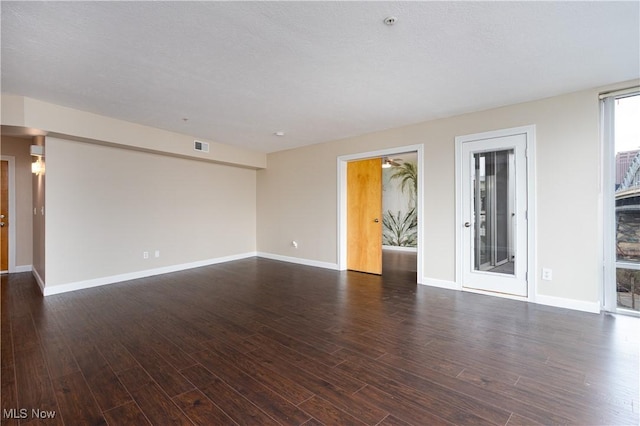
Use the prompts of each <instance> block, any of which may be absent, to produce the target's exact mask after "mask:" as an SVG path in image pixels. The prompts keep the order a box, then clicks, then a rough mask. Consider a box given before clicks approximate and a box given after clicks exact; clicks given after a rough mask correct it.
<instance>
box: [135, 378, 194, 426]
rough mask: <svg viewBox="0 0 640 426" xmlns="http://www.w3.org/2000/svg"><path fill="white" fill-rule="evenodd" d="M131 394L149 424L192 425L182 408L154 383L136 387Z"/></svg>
mask: <svg viewBox="0 0 640 426" xmlns="http://www.w3.org/2000/svg"><path fill="white" fill-rule="evenodd" d="M132 395H133V398H134V399H135V401H136V403H137V404H138V406H139V407H140V408H141V409H142V411H143V413H144V414H145V415H146V417H147V419H149V421H150V422H151V424H154V425H184V426H187V425H191V426H192V425H193V423H191V422H190V421H189V419H188V418H187V416H186V415H185V414H184V413H183V412H182V410H180V408H178V406H177V405H175V404H174V403H173V401H171V399H170V398H169V397H168V396H167V394H166V393H164V392H163V391H162V389H161V388H160V387H159V386H158V385H157V384H155V383H149V384H147V385H144V386H142V387H140V388H138V389H136V390H135V391H133V392H132Z"/></svg>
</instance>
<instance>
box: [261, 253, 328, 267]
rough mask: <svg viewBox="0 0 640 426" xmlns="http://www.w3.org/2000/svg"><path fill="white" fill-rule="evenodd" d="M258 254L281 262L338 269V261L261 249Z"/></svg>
mask: <svg viewBox="0 0 640 426" xmlns="http://www.w3.org/2000/svg"><path fill="white" fill-rule="evenodd" d="M256 256H258V257H263V258H265V259H271V260H279V261H281V262H289V263H297V264H299V265H305V266H315V267H316V268H324V269H332V270H334V271H337V270H338V265H337V264H336V263H330V262H321V261H319V260H312V259H304V258H302V257H291V256H282V255H280V254H273V253H265V252H261V251H259V252H258V253H257V254H256Z"/></svg>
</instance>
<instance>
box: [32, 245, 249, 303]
mask: <svg viewBox="0 0 640 426" xmlns="http://www.w3.org/2000/svg"><path fill="white" fill-rule="evenodd" d="M255 256H256V252H249V253H241V254H236V255H231V256H224V257H217V258H213V259H206V260H199V261H197V262H190V263H183V264H179V265H171V266H164V267H161V268H154V269H146V270H144V271H136V272H129V273H126V274H118V275H111V276H108V277H101V278H94V279H91V280H86V281H77V282H73V283H68V284H61V285H55V286H46V287H44V291H43V294H44V295H45V296H51V295H53V294H59V293H66V292H69V291H75V290H82V289H85V288H91V287H98V286H102V285H108V284H115V283H119V282H122V281H129V280H135V279H139V278H146V277H151V276H154V275H161V274H167V273H170V272H178V271H184V270H187V269H193V268H200V267H202V266H209V265H215V264H217V263H224V262H230V261H232V260H240V259H246V258H249V257H255ZM33 272H34V275H35V276H36V279H38V284H40V282H41V281H42V280H41V279H39V276H38V274H37V272H36V270H35V269H34V270H33ZM40 287H42V284H41V285H40Z"/></svg>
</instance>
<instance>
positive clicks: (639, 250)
mask: <svg viewBox="0 0 640 426" xmlns="http://www.w3.org/2000/svg"><path fill="white" fill-rule="evenodd" d="M602 116H603V140H604V147H605V152H606V154H607V155H605V162H606V163H609V164H608V165H607V164H605V167H604V170H605V173H606V176H605V194H604V195H605V248H604V249H605V277H604V278H605V279H604V282H605V289H604V290H605V291H604V301H605V303H604V306H605V309H606V310H608V311H614V312H622V313H634V314H635V313H640V120H638V117H640V93H638V92H631V93H619V94H617V95H615V94H614V95H610V96H606V97H604V99H603V101H602Z"/></svg>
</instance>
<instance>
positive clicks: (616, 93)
mask: <svg viewBox="0 0 640 426" xmlns="http://www.w3.org/2000/svg"><path fill="white" fill-rule="evenodd" d="M638 92H640V86H633V87H628V88H626V89H619V90H613V91H611V92H605V93H600V95H599V96H598V98H599V99H605V98H624V97H627V96H633V95H637V94H638Z"/></svg>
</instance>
